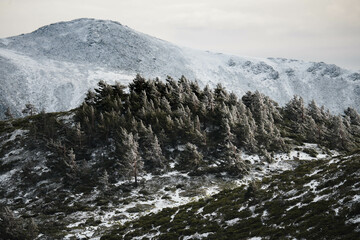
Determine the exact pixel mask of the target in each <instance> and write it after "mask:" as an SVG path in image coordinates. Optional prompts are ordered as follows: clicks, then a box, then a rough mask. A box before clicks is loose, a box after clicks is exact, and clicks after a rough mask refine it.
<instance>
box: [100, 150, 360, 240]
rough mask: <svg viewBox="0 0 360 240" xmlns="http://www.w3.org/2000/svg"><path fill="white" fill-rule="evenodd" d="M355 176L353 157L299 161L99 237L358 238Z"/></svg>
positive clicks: (359, 161)
mask: <svg viewBox="0 0 360 240" xmlns="http://www.w3.org/2000/svg"><path fill="white" fill-rule="evenodd" d="M359 178H360V155H357V154H355V155H352V156H347V157H345V156H342V157H339V158H334V159H332V160H315V161H300V165H299V167H297V168H296V169H295V170H294V171H287V172H283V173H281V174H278V175H274V176H272V177H269V178H266V179H264V180H263V181H262V182H260V183H257V184H255V185H253V186H252V187H250V188H247V189H246V188H245V187H240V188H236V189H234V190H227V191H223V192H221V193H219V194H217V195H215V196H213V197H212V198H210V199H205V200H201V201H199V202H195V203H190V204H187V205H185V206H181V207H179V208H174V209H165V210H163V211H162V212H160V213H158V214H152V215H149V216H145V217H142V218H140V219H139V220H137V221H135V222H130V223H127V224H126V225H125V226H119V227H118V228H117V229H116V230H113V231H112V232H111V233H109V234H107V235H105V236H103V237H102V238H101V239H102V240H105V239H123V238H124V239H131V238H132V237H135V236H143V239H146V238H147V237H149V236H155V239H179V238H180V239H183V237H185V236H192V237H193V238H192V239H194V238H195V239H196V236H199V234H203V235H202V236H205V238H206V239H246V238H249V237H255V236H256V237H263V238H264V239H290V238H297V239H302V238H305V239H316V238H319V239H359V238H360V223H359V222H358V221H359V220H357V222H356V221H355V219H359V217H360V216H359V212H360V201H359V193H360V181H359V180H360V179H359ZM231 220H232V221H231ZM190 239H191V238H190Z"/></svg>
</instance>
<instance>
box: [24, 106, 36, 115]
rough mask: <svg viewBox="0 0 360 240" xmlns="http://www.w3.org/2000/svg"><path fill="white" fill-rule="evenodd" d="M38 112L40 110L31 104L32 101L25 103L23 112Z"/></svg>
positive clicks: (30, 113) (31, 113)
mask: <svg viewBox="0 0 360 240" xmlns="http://www.w3.org/2000/svg"><path fill="white" fill-rule="evenodd" d="M37 112H38V110H37V109H36V107H35V106H34V105H33V104H31V103H27V104H25V108H24V109H23V110H22V113H23V114H29V115H30V116H33V115H34V114H36V113H37Z"/></svg>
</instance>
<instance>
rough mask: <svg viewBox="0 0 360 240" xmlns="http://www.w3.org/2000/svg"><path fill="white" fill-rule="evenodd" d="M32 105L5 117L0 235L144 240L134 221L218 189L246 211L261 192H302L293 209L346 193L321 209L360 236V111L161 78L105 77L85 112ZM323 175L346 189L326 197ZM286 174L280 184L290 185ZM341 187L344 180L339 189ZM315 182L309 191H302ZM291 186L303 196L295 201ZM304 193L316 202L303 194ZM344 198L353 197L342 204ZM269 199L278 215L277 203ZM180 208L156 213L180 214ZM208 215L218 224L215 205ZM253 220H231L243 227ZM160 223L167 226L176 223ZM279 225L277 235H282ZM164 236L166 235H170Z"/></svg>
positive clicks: (0, 131)
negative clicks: (21, 114)
mask: <svg viewBox="0 0 360 240" xmlns="http://www.w3.org/2000/svg"><path fill="white" fill-rule="evenodd" d="M28 110H29V111H28V115H29V116H27V117H25V118H19V119H11V120H7V121H1V122H0V143H1V151H0V180H1V181H0V210H1V211H0V221H1V222H2V225H1V227H0V235H1V236H5V239H6V238H15V239H16V238H17V239H33V238H34V237H35V236H38V237H39V239H52V238H55V239H71V237H77V238H91V239H99V238H100V237H101V236H109V237H110V236H111V235H113V236H115V237H116V238H119V239H121V237H119V235H118V233H119V234H122V235H123V234H125V233H127V232H129V231H132V230H134V234H136V236H138V237H141V236H143V235H144V234H147V231H152V230H151V229H149V228H148V227H149V225H146V224H145V225H144V229H143V230H139V229H137V225H136V224H134V221H136V220H137V219H139V217H141V216H144V215H148V214H150V213H153V214H156V213H159V212H160V211H161V210H163V209H166V208H174V207H176V208H177V207H179V206H181V205H184V204H187V203H190V202H191V203H193V204H195V206H200V205H201V204H205V203H206V202H207V201H208V200H201V199H207V198H209V197H210V199H211V198H215V197H211V196H212V195H214V194H216V193H219V194H220V195H218V196H224V199H225V200H224V201H226V202H228V200H226V199H227V198H232V195H233V194H234V193H235V192H240V195H236V198H239V200H236V201H237V202H236V203H237V204H240V203H241V204H245V205H244V207H245V206H246V203H245V202H244V201H248V200H249V199H252V198H254V196H253V195H254V194H255V196H257V195H256V194H260V195H259V196H261V199H262V198H264V201H265V199H269V198H272V197H274V199H275V198H276V199H277V198H282V199H284V198H286V199H288V198H290V197H294V200H296V201H294V202H290V203H289V204H290V205H289V204H288V203H287V202H286V204H285V205H284V206H286V207H287V208H288V207H289V208H290V207H291V206H293V205H295V204H298V203H299V202H297V201H300V200H301V201H303V202H300V203H299V204H307V203H308V201H309V199H310V198H313V199H317V200H320V198H321V200H323V199H328V198H330V195H331V197H335V198H337V197H339V198H338V199H339V201H340V203H338V205H336V204H335V202H336V201H335V202H334V203H333V202H331V206H330V205H326V206H323V208H322V209H325V208H326V209H329V211H330V208H333V207H341V209H339V211H340V213H341V212H342V211H343V210H344V213H348V214H347V215H346V214H345V215H344V216H343V215H341V216H342V218H341V222H340V223H339V224H340V225H336V226H339V227H344V224H345V225H346V226H345V227H344V228H345V229H348V230H349V231H350V233H349V234H350V235H349V236H353V235H354V234H356V231H357V230H356V229H357V228H356V226H357V225H356V224H357V223H358V220H357V215H356V214H355V215H354V214H353V210H352V209H353V207H354V206H355V211H354V212H356V209H357V207H356V206H357V205H356V204H358V197H357V195H358V187H357V185H356V183H357V179H358V177H359V173H358V166H357V165H358V162H359V161H358V159H359V158H358V155H356V152H357V151H358V149H359V147H360V115H359V114H358V113H357V112H356V111H355V110H354V109H352V108H348V109H346V111H345V112H344V115H332V114H330V113H329V112H328V111H325V110H324V109H322V108H319V107H318V106H317V105H316V103H315V102H311V103H310V104H309V105H305V104H304V101H303V99H302V98H300V97H296V96H295V97H293V99H291V100H290V101H289V102H288V103H287V104H286V105H285V106H284V107H280V106H279V105H278V104H277V103H276V102H275V101H273V100H271V99H270V98H269V97H267V96H265V95H263V94H261V93H259V92H254V93H253V92H248V93H246V94H245V95H244V96H242V98H241V99H239V98H237V96H236V95H235V94H233V93H229V92H228V91H227V90H226V89H225V88H224V87H222V86H221V85H220V84H219V85H217V86H216V88H214V89H211V88H209V87H205V88H200V87H199V85H198V84H197V83H196V82H191V81H188V80H187V79H186V78H184V77H182V78H181V79H179V80H174V79H172V78H170V77H168V78H167V79H166V81H165V82H163V81H159V80H158V79H153V80H146V79H145V78H143V77H141V76H140V75H137V76H136V78H135V79H134V80H133V81H132V83H131V84H129V85H128V87H126V86H123V85H121V84H113V85H110V84H107V83H105V82H103V81H101V82H99V83H98V87H97V88H96V89H95V91H89V92H88V93H87V94H86V98H85V100H84V102H83V103H82V104H81V106H80V107H78V108H76V109H73V110H71V111H68V112H58V113H45V112H42V113H40V114H34V113H33V112H32V111H31V106H29V108H28ZM342 164H343V165H342ZM337 165H338V166H339V169H337V168H336V166H337ZM302 166H304V167H303V168H302ZM318 167H319V168H318ZM289 170H290V171H289ZM284 171H288V172H284ZM294 171H300V172H298V173H296V174H294V175H293V174H292V173H294ZM320 171H321V172H322V173H323V174H322V173H320ZM282 172H284V173H282ZM313 172H315V173H313ZM318 173H319V174H318ZM279 174H280V175H279ZM306 174H310V175H309V176H307V175H306ZM315 177H316V178H315ZM321 177H324V179H323V180H324V181H326V183H324V184H325V185H326V187H328V186H329V184H330V183H331V181H334V182H335V183H336V184H337V185H338V187H336V188H335V187H334V188H327V189H325V190H326V191H325V190H324V192H322V191H321V194H324V196H323V197H320V196H318V194H319V193H320V188H319V189H317V188H316V187H317V186H318V185H319V184H320V185H321V184H322V183H323V180H322V179H320V178H321ZM264 178H265V179H264ZM277 179H283V180H284V186H283V185H282V183H279V181H278V180H277ZM312 180H314V181H312ZM261 181H263V182H261ZM287 181H288V183H287ZM311 181H312V182H311ZM315 181H318V182H319V183H318V182H315ZM343 181H345V182H346V184H345V182H344V183H343V184H340V183H342V182H343ZM272 182H274V185H271V183H272ZM293 182H294V183H293ZM308 182H310V185H309V188H310V189H311V190H310V191H309V190H308V189H307V188H303V186H305V185H306V184H307V183H308ZM338 182H339V183H338ZM275 183H276V184H275ZM335 183H334V184H335ZM352 183H353V186H351V184H352ZM254 184H255V185H254ZM269 184H270V185H269ZM253 185H254V186H253ZM267 185H269V186H267ZM320 185H319V186H320ZM239 186H240V187H241V188H240V190H239V189H238V190H234V191H235V192H233V191H229V189H230V190H231V189H234V188H235V189H236V188H237V187H239ZM249 186H252V187H251V188H254V189H253V190H246V191H247V192H248V193H247V197H246V199H245V200H244V198H243V197H242V195H243V194H245V193H244V191H245V190H244V189H249ZM291 186H296V189H297V191H293V192H291V194H292V195H291V194H290V193H289V194H290V195H291V196H290V195H289V194H288V193H287V192H289V191H290V189H289V188H291ZM251 188H250V189H251ZM255 188H256V189H255ZM263 188H264V189H263ZM324 188H325V187H324ZM241 189H242V190H241ZM260 189H262V190H260ZM266 189H269V191H270V190H271V191H272V192H274V191H278V194H276V193H274V195H271V194H272V192H271V194H270V193H267V192H266V191H265V190H266ZM223 190H226V191H225V192H221V191H223ZM246 191H245V192H246ZM301 194H304V196H307V197H309V198H307V197H306V198H305V197H304V198H300V197H299V198H297V197H296V196H298V195H301ZM325 194H327V195H325ZM270 195H271V196H270ZM288 195H289V196H288ZM316 196H318V197H316ZM301 197H302V195H301ZM343 197H348V198H349V200H347V201H345V200H343V202H344V204H342V202H341V199H343ZM318 198H319V199H318ZM350 198H351V199H353V200H351V201H352V202H354V204H355V205H352V203H351V202H350V203H351V204H350V205H349V209H347V208H345V207H346V206H348V205H346V204H345V203H346V202H348V201H350ZM196 200H200V202H198V203H194V201H196ZM204 201H205V202H204ZM259 201H260V200H259V199H257V200H254V201H252V202H251V203H248V204H250V205H249V206H251V207H252V206H253V205H254V206H255V205H256V204H258V203H259ZM284 201H285V200H284ZM315 202H316V201H315ZM208 203H209V204H210V205H212V204H214V206H216V204H218V203H216V202H214V203H213V202H212V200H211V201H208ZM268 204H270V206H269V210H267V211H269V212H270V211H272V210H271V209H272V208H273V206H272V205H271V204H273V203H272V202H270V203H268ZM279 204H280V203H279ZM281 204H282V203H281ZM281 204H280V205H281ZM291 204H292V205H291ZM334 204H335V205H334ZM232 206H233V205H232V204H229V205H228V206H227V207H226V209H227V211H230V210H229V209H228V208H230V207H232ZM235 206H238V205H235ZM264 206H266V205H264ZM264 206H262V205H261V204H260V205H256V208H258V209H262V210H265V209H264ZM281 206H283V205H281ZM284 206H283V207H284ZM204 207H205V205H204ZM283 207H282V208H280V210H279V211H283V210H284V209H283ZM176 208H175V209H176ZM175 209H171V210H169V209H167V210H164V211H165V212H160V213H159V214H160V215H164V214H165V215H166V214H167V213H168V214H171V215H173V212H175V211H176V210H175ZM179 209H183V207H180V208H179ZM199 209H200V207H199ZM209 209H212V210H209V211H211V212H214V214H215V215H214V217H216V218H218V217H219V220H221V219H220V216H218V213H217V208H209ZM249 209H250V211H252V210H251V209H253V208H249ZM254 209H255V208H254ZM306 209H307V208H306ZM204 210H205V208H204ZM189 211H190V210H189ZM289 211H290V209H289ZM200 212H201V211H200ZM255 212H256V211H255ZM245 213H246V214H248V213H249V212H248V211H245ZM245 213H244V214H245ZM246 214H245V215H246ZM271 214H273V213H272V212H271ZM245 215H244V216H245ZM158 216H159V215H150V216H148V217H146V218H145V220H140V221H148V220H146V219H147V218H150V219H151V218H152V217H158ZM244 216H242V215H241V216H237V215H236V216H235V217H234V218H239V222H240V220H241V219H240V218H241V217H244ZM256 216H258V215H256ZM331 216H332V215H331ZM331 216H324V218H325V219H327V220H328V219H330V218H331ZM184 217H186V216H185V215H184ZM199 217H201V215H199ZM245 217H246V218H248V217H249V216H247V215H246V216H245ZM231 219H232V218H230V217H229V216H228V217H226V220H225V221H228V220H231ZM331 219H332V218H331ZM159 220H161V218H160V217H159ZM163 220H164V221H165V220H166V222H168V217H164V219H163ZM257 220H258V219H257ZM257 220H256V221H257ZM151 221H153V220H151ZM194 221H195V220H194ZM204 221H207V220H206V219H205V220H204ZM291 221H292V219H291V218H289V220H288V221H287V222H286V224H289V222H291ZM162 223H164V222H162ZM162 223H161V224H162ZM219 223H221V221H220V222H219ZM234 223H237V222H236V221H235V222H234ZM348 223H350V224H348ZM119 224H121V225H122V227H120V230H119V229H118V226H119ZM131 224H132V225H133V227H134V229H131V228H132V226H131ZM209 224H210V223H209ZM244 224H248V223H244ZM256 224H257V226H258V222H257V223H256ZM269 224H270V225H271V224H272V223H269ZM276 224H277V225H280V223H278V222H276ZM336 224H337V223H336ZM354 224H355V225H354ZM270 225H269V226H268V228H269V229H267V232H268V234H272V233H273V231H274V229H272V228H273V227H271V226H270ZM348 225H349V226H348ZM150 226H151V225H150ZM174 226H175V225H174ZM164 227H165V225H164ZM179 227H180V229H182V228H183V227H185V230H186V226H182V225H180V226H179ZM219 227H223V226H222V225H221V224H220V225H219V226H218V227H216V226H215V225H214V224H212V225H211V228H214V229H215V228H217V229H218V230H219ZM160 228H161V227H160ZM160 228H159V229H160ZM109 229H115V230H114V231H115V232H113V233H111V232H109ZM116 229H117V230H116ZM159 229H157V230H159ZM163 229H164V228H161V230H160V232H161V234H164V236H165V238H166V237H170V236H167V235H166V234H165V233H164V232H163ZM224 229H225V228H224ZM317 229H318V228H317V227H316V226H315V227H314V231H317ZM198 230H199V231H200V230H201V233H206V232H204V231H203V230H204V229H200V228H199V229H198V228H194V229H192V230H191V231H188V233H189V234H195V233H196V232H194V231H198ZM318 230H319V229H318ZM179 231H180V230H179ZM182 231H183V230H181V232H182ZM219 231H220V230H219ZM289 231H290V230H289ZM319 231H320V230H319ZM354 231H355V232H354ZM160 232H159V234H160ZM290 232H291V231H290ZM109 234H110V235H109ZM114 234H115V235H114ZM159 234H157V235H156V236H155V239H156V238H157V237H158V236H160V235H159ZM175 234H181V235H183V234H184V233H180V232H177V231H175ZM199 234H200V232H199ZM241 234H244V233H241ZM264 234H265V233H264ZM291 234H292V236H297V235H294V234H295V233H293V232H291ZM339 234H340V233H339ZM351 234H352V235H351ZM129 236H130V235H129ZM178 236H180V235H178ZM184 236H185V235H184ZM207 236H208V235H206V236H205V237H207ZM241 236H242V235H241ZM251 236H255V235H251ZM299 236H300V235H299ZM144 237H145V236H144ZM209 237H210V235H209ZM0 239H1V238H0Z"/></svg>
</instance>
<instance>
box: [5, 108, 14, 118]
mask: <svg viewBox="0 0 360 240" xmlns="http://www.w3.org/2000/svg"><path fill="white" fill-rule="evenodd" d="M5 118H6V119H13V118H14V116H13V114H12V113H11V110H10V107H8V108H7V109H6V112H5Z"/></svg>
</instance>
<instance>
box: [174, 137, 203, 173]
mask: <svg viewBox="0 0 360 240" xmlns="http://www.w3.org/2000/svg"><path fill="white" fill-rule="evenodd" d="M202 160H203V155H202V154H201V153H200V152H199V151H198V148H197V146H196V145H194V144H192V143H187V144H186V145H185V148H184V150H183V151H182V152H181V154H180V157H179V162H178V167H179V168H180V169H189V168H190V169H192V170H197V169H198V168H199V167H200V165H201V163H202Z"/></svg>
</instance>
